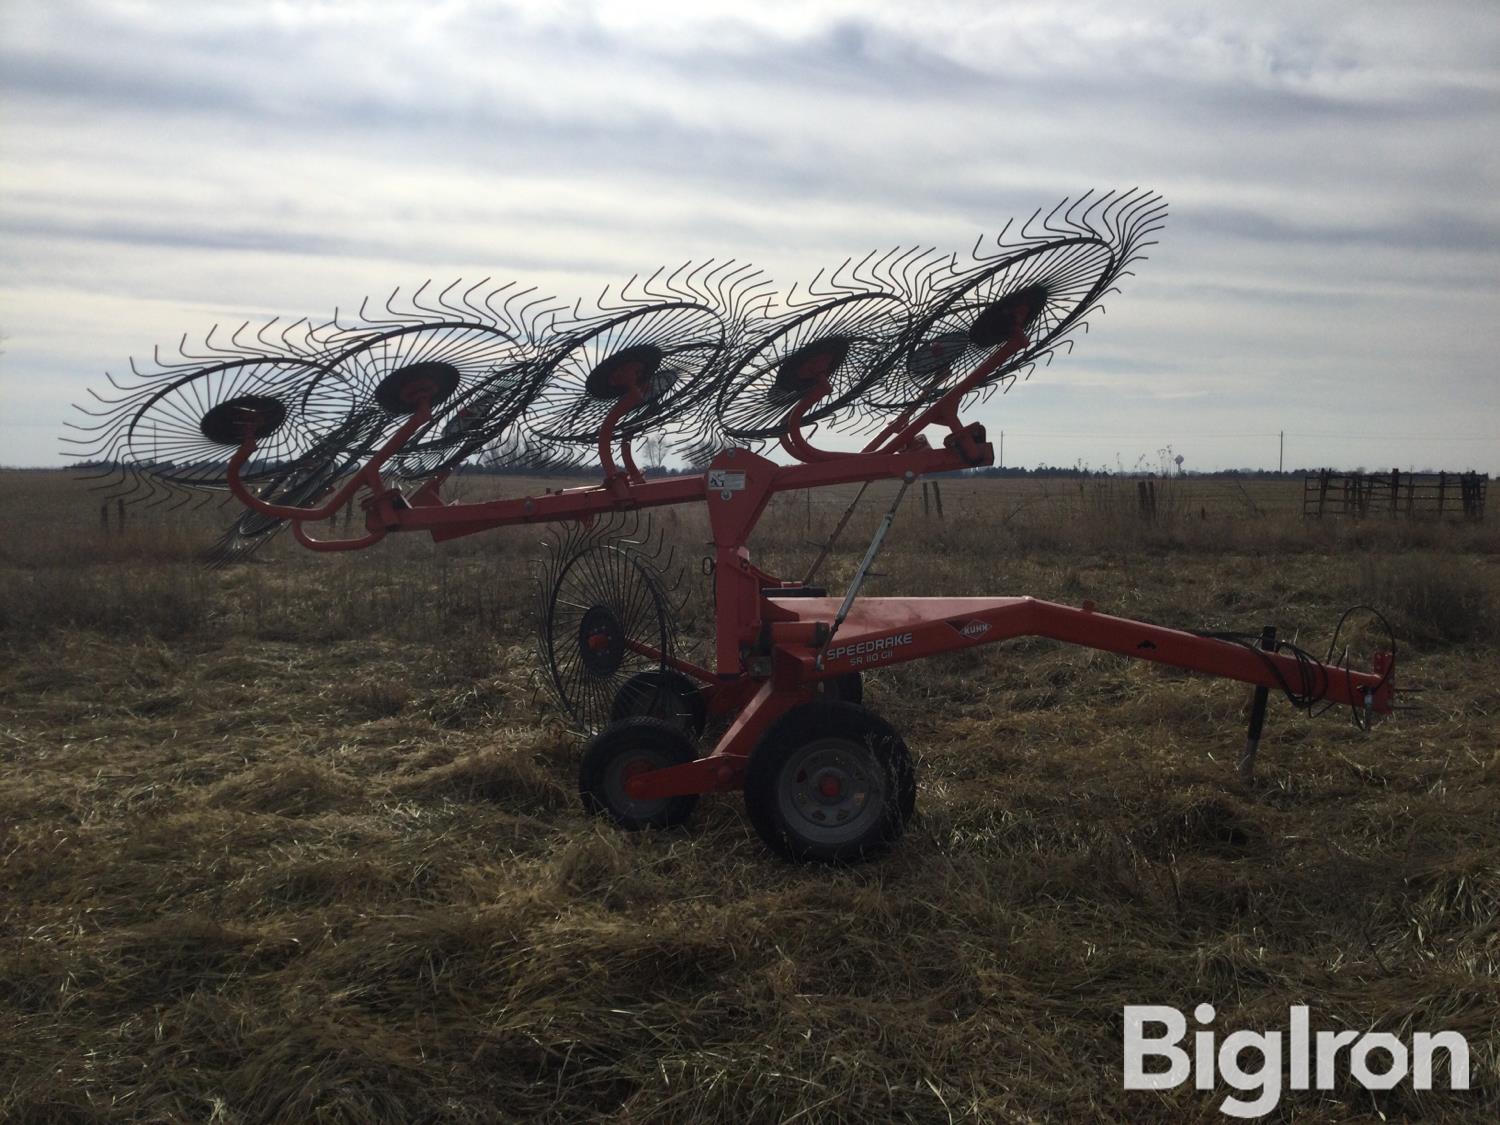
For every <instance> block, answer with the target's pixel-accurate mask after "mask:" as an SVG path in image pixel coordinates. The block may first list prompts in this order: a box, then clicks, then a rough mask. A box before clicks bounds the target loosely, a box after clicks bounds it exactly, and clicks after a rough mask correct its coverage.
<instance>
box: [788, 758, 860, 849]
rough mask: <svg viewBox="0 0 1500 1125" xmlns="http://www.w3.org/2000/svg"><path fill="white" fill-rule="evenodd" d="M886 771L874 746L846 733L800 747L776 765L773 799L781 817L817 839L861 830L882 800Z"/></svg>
mask: <svg viewBox="0 0 1500 1125" xmlns="http://www.w3.org/2000/svg"><path fill="white" fill-rule="evenodd" d="M886 789H887V785H886V778H885V771H884V770H883V769H881V767H880V762H879V760H878V759H877V757H876V756H875V754H874V752H873V751H872V750H871V749H870V747H868V746H867V745H865V744H864V743H862V742H857V741H854V740H853V739H847V738H820V739H816V740H814V741H812V742H809V743H807V744H806V745H805V746H802V747H800V748H799V749H798V750H797V751H796V752H795V753H794V754H792V755H791V756H790V757H789V758H788V759H787V761H786V763H785V764H784V765H783V766H782V768H781V773H780V776H779V777H778V778H777V784H776V804H777V807H778V808H779V810H780V812H781V818H782V821H783V823H785V824H786V825H788V826H789V827H790V828H792V829H793V830H794V831H795V832H796V834H797V835H799V836H801V837H802V838H803V839H806V840H808V841H810V842H812V843H817V844H846V843H850V842H852V841H854V840H857V839H859V838H861V837H862V836H864V835H865V834H866V833H867V832H868V831H869V828H870V825H871V824H872V823H874V822H875V821H877V820H878V819H879V818H880V816H881V813H882V811H883V810H884V809H885V807H886V804H887V792H886Z"/></svg>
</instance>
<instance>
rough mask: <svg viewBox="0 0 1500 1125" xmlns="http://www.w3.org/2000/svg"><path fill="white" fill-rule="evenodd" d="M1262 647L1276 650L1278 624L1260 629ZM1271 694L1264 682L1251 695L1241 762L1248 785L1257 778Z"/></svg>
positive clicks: (1268, 650)
mask: <svg viewBox="0 0 1500 1125" xmlns="http://www.w3.org/2000/svg"><path fill="white" fill-rule="evenodd" d="M1260 647H1261V650H1262V651H1263V652H1275V651H1276V626H1274V625H1267V626H1266V627H1265V628H1263V629H1262V630H1261V631H1260ZM1270 694H1271V689H1270V688H1268V687H1266V686H1265V685H1263V684H1262V685H1261V686H1260V687H1257V688H1256V689H1255V691H1254V692H1253V693H1252V694H1251V696H1250V729H1249V731H1248V732H1247V734H1246V737H1245V752H1244V754H1242V755H1241V756H1240V763H1239V772H1240V780H1241V781H1242V782H1244V783H1245V784H1246V785H1249V784H1250V783H1251V782H1252V781H1254V780H1255V755H1256V753H1257V752H1258V751H1259V750H1260V733H1261V731H1262V730H1263V729H1264V728H1265V725H1266V701H1267V699H1269V698H1270Z"/></svg>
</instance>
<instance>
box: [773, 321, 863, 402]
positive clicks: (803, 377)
mask: <svg viewBox="0 0 1500 1125" xmlns="http://www.w3.org/2000/svg"><path fill="white" fill-rule="evenodd" d="M852 342H853V341H852V340H850V338H849V337H848V336H824V337H822V338H821V339H817V340H814V341H812V342H811V343H809V344H803V345H802V347H800V348H798V349H797V350H796V351H794V352H793V353H792V354H791V355H789V356H787V357H786V358H785V359H784V360H782V361H781V366H780V367H778V368H777V369H776V382H775V383H774V384H772V386H773V388H774V391H775V392H776V393H788V392H789V393H791V394H794V395H796V396H798V397H801V396H802V394H803V393H804V392H806V390H807V388H808V387H809V386H810V385H811V384H813V383H816V382H817V381H818V380H819V379H827V378H830V377H831V376H832V375H833V373H834V372H835V371H837V370H838V369H839V365H840V364H841V363H843V362H844V359H845V357H846V356H848V354H849V345H850V344H851V343H852Z"/></svg>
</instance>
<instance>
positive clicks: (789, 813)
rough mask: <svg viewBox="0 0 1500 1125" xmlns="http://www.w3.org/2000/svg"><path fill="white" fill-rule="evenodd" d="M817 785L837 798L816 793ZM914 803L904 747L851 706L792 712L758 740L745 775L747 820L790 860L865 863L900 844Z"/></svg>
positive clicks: (817, 705) (881, 723)
mask: <svg viewBox="0 0 1500 1125" xmlns="http://www.w3.org/2000/svg"><path fill="white" fill-rule="evenodd" d="M815 771H816V772H815ZM815 778H818V779H822V781H819V782H817V783H816V784H815V780H814V779H815ZM824 782H828V783H830V784H831V786H832V787H833V789H835V790H837V792H833V793H830V791H829V790H827V789H823V788H820V786H821V785H822V784H823V783H824ZM916 804H917V780H916V772H915V771H914V770H913V768H912V763H911V755H910V754H909V753H908V752H907V749H906V743H905V742H903V741H902V740H901V736H900V735H899V734H897V733H896V730H895V728H894V727H892V726H891V725H890V724H889V723H887V722H886V721H885V720H884V719H882V718H880V717H879V716H878V715H876V714H874V713H873V712H871V711H867V710H866V709H865V708H863V707H860V706H858V705H856V704H853V703H843V702H833V701H828V700H817V701H814V702H812V703H804V704H801V705H800V706H797V707H793V708H792V709H791V710H790V711H788V712H787V713H786V714H785V715H783V716H782V717H781V718H780V719H778V720H776V722H775V723H773V724H772V725H771V726H770V728H769V729H768V730H767V731H766V733H765V734H764V735H762V736H761V739H760V741H759V742H758V743H756V746H755V750H754V751H753V752H752V753H751V755H750V762H749V765H748V767H747V768H746V773H745V808H746V810H747V811H748V812H749V814H750V822H751V823H752V824H754V825H755V830H756V831H757V832H758V833H760V838H761V839H762V840H764V841H765V842H766V845H767V846H768V847H770V848H771V849H772V850H773V851H775V852H778V853H779V854H781V855H783V856H785V857H786V858H787V859H791V860H797V861H806V860H813V861H817V862H820V863H857V862H859V861H861V860H864V859H869V858H871V857H873V856H875V855H877V854H878V853H880V852H881V851H883V850H885V849H886V848H888V847H889V846H890V845H891V844H893V843H895V842H896V840H898V839H900V837H901V833H902V832H903V831H904V830H905V828H906V823H907V821H909V820H910V819H911V817H912V814H913V813H914V812H915V811H916Z"/></svg>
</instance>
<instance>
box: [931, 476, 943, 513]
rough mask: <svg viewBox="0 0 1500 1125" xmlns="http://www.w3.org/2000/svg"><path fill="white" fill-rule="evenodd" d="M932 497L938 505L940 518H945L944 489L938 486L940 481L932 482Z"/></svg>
mask: <svg viewBox="0 0 1500 1125" xmlns="http://www.w3.org/2000/svg"><path fill="white" fill-rule="evenodd" d="M932 499H933V502H934V503H935V504H936V505H937V512H938V519H942V518H943V490H942V489H941V488H939V487H938V482H937V481H933V482H932Z"/></svg>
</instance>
